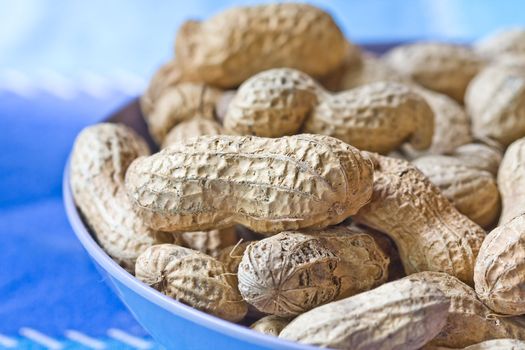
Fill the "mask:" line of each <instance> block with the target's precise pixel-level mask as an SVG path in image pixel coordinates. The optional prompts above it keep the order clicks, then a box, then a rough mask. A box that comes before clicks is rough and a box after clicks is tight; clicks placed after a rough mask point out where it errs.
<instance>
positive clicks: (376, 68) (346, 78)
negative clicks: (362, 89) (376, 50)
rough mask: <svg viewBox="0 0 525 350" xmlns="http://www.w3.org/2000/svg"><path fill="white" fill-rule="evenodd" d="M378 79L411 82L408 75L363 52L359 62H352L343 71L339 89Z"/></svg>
mask: <svg viewBox="0 0 525 350" xmlns="http://www.w3.org/2000/svg"><path fill="white" fill-rule="evenodd" d="M380 81H391V82H395V83H403V84H410V83H411V80H410V78H409V77H406V76H404V75H402V74H400V73H399V72H398V71H396V70H395V69H393V68H392V67H390V66H389V65H387V64H386V63H385V62H384V61H383V60H381V59H380V58H377V57H375V56H374V55H373V54H370V53H364V54H363V57H362V59H361V61H360V62H358V63H357V64H356V63H354V64H352V65H351V66H349V67H348V68H347V69H346V70H345V71H344V72H343V74H342V78H341V87H340V89H339V90H349V89H353V88H356V87H359V86H362V85H367V84H371V83H377V82H380Z"/></svg>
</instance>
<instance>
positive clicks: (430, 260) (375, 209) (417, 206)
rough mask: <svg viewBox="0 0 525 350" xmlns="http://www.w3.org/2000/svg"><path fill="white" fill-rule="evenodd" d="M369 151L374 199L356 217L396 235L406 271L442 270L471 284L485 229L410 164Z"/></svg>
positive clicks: (382, 230)
mask: <svg viewBox="0 0 525 350" xmlns="http://www.w3.org/2000/svg"><path fill="white" fill-rule="evenodd" d="M369 155H370V157H371V158H372V159H373V161H374V162H375V170H374V189H373V194H372V199H371V200H370V202H369V203H368V204H367V205H365V206H364V207H362V208H361V209H360V210H359V212H358V213H357V214H356V215H355V216H354V219H355V220H356V221H357V222H359V223H362V224H364V225H366V226H369V227H372V228H374V229H376V230H379V231H381V232H384V233H385V234H387V235H388V236H390V237H391V238H392V239H393V240H394V242H395V243H396V246H397V248H398V249H399V254H400V256H401V261H402V262H403V266H404V267H405V271H406V273H407V274H412V273H415V272H419V271H442V272H447V273H449V274H451V275H452V276H455V277H458V278H459V279H461V280H462V281H465V282H467V283H469V284H472V277H473V273H474V264H475V259H476V256H477V254H478V251H479V247H480V246H481V242H482V241H483V239H484V238H485V231H484V230H483V229H482V228H481V227H479V226H478V225H477V224H475V223H474V222H473V221H471V220H470V219H469V218H467V217H466V216H464V215H462V214H461V213H459V212H458V210H457V209H456V208H455V207H454V206H453V205H452V204H451V203H450V202H449V201H448V200H447V199H446V198H445V196H443V194H442V193H441V192H440V191H439V189H438V188H437V187H436V186H435V185H433V184H432V183H431V182H430V181H429V180H428V179H427V178H426V177H425V176H424V175H423V174H422V173H421V172H420V171H419V170H417V169H416V168H415V167H414V166H413V165H411V164H410V163H408V162H406V161H403V160H400V159H395V158H389V157H384V156H380V155H377V154H369Z"/></svg>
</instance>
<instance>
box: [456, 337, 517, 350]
mask: <svg viewBox="0 0 525 350" xmlns="http://www.w3.org/2000/svg"><path fill="white" fill-rule="evenodd" d="M464 350H525V341H523V340H517V339H494V340H487V341H484V342H482V343H479V344H474V345H471V346H468V347H466V348H465V349H464Z"/></svg>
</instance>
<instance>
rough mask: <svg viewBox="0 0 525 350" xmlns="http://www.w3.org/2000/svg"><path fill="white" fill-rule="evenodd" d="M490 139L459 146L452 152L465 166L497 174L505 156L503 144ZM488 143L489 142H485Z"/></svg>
mask: <svg viewBox="0 0 525 350" xmlns="http://www.w3.org/2000/svg"><path fill="white" fill-rule="evenodd" d="M487 141H490V140H488V139H487V140H483V142H474V143H468V144H465V145H463V146H459V147H458V148H456V149H455V150H454V152H452V153H451V156H453V157H454V158H456V159H459V160H460V161H461V162H462V163H463V164H464V165H465V166H468V167H469V168H473V169H478V170H483V171H487V172H489V173H491V174H492V175H494V176H497V174H498V169H499V165H500V163H501V160H502V158H503V154H502V153H503V152H502V150H501V146H500V145H499V144H497V143H494V142H488V143H487ZM485 143H487V144H485Z"/></svg>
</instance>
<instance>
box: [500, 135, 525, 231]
mask: <svg viewBox="0 0 525 350" xmlns="http://www.w3.org/2000/svg"><path fill="white" fill-rule="evenodd" d="M498 187H499V191H500V194H501V203H502V210H501V216H500V218H499V225H503V224H505V223H507V222H509V221H510V220H512V219H513V218H515V217H516V216H518V215H521V214H523V213H525V138H521V139H519V140H517V141H515V142H514V143H512V144H511V145H510V146H509V148H507V150H506V151H505V154H504V156H503V160H502V161H501V165H500V167H499V171H498Z"/></svg>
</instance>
